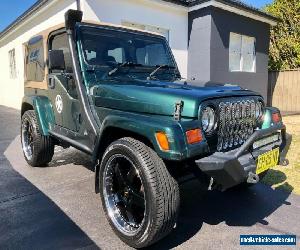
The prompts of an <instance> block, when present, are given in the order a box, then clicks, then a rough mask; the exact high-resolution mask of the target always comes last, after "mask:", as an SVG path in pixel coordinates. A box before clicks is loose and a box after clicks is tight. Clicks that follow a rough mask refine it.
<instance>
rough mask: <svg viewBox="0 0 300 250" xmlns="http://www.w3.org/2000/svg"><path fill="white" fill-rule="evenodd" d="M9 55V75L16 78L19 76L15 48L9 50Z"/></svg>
mask: <svg viewBox="0 0 300 250" xmlns="http://www.w3.org/2000/svg"><path fill="white" fill-rule="evenodd" d="M8 57H9V77H10V78H11V79H15V78H17V69H16V51H15V49H12V50H10V51H8Z"/></svg>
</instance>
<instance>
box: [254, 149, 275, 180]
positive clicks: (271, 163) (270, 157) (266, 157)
mask: <svg viewBox="0 0 300 250" xmlns="http://www.w3.org/2000/svg"><path fill="white" fill-rule="evenodd" d="M278 159H279V148H276V149H273V150H272V151H269V152H267V153H264V154H262V155H260V156H258V160H257V168H256V174H260V173H262V172H265V171H266V170H268V169H269V168H272V167H275V166H276V165H277V163H278Z"/></svg>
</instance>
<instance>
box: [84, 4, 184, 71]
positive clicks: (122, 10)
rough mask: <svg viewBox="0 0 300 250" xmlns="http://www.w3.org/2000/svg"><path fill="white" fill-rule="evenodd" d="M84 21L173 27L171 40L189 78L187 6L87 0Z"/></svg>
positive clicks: (178, 61) (170, 32) (180, 66)
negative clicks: (127, 22) (125, 22)
mask: <svg viewBox="0 0 300 250" xmlns="http://www.w3.org/2000/svg"><path fill="white" fill-rule="evenodd" d="M82 10H83V13H84V17H83V18H84V20H96V21H102V22H108V23H114V24H119V25H121V24H122V21H129V22H132V23H139V24H146V25H151V26H156V27H160V28H164V29H167V30H169V43H170V46H171V48H172V51H173V53H174V56H175V59H176V62H177V64H178V67H179V70H180V73H181V75H182V76H183V77H187V60H188V52H187V39H186V38H187V35H188V12H187V9H186V8H183V7H181V6H178V5H174V4H169V3H166V2H164V3H163V2H162V1H153V0H144V1H141V0H114V1H107V0H85V1H83V5H82Z"/></svg>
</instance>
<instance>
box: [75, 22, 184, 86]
mask: <svg viewBox="0 0 300 250" xmlns="http://www.w3.org/2000/svg"><path fill="white" fill-rule="evenodd" d="M80 30H81V32H80V37H81V43H82V52H83V57H84V61H85V63H86V65H87V66H88V67H89V69H90V70H89V71H91V72H93V73H94V74H96V75H97V79H98V80H101V79H110V78H116V77H127V78H128V77H131V78H138V79H141V80H144V79H149V75H150V74H151V73H153V71H154V70H156V69H158V70H157V72H155V79H157V80H168V81H170V80H175V79H176V78H177V79H178V78H179V77H180V74H179V72H178V69H177V66H176V63H175V62H174V59H173V56H172V54H171V51H170V49H169V47H168V45H167V43H166V40H165V39H163V38H161V37H159V36H151V35H147V34H142V33H139V32H130V31H125V30H110V29H105V28H95V27H81V29H80ZM91 69H92V70H91ZM152 75H153V74H152ZM152 75H151V77H152Z"/></svg>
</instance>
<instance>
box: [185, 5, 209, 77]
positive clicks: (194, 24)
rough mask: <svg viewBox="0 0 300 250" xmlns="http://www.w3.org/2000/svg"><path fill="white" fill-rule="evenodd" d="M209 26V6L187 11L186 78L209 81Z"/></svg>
mask: <svg viewBox="0 0 300 250" xmlns="http://www.w3.org/2000/svg"><path fill="white" fill-rule="evenodd" d="M211 28H212V17H211V15H210V9H209V8H204V9H201V10H198V11H192V12H190V13H189V24H188V29H189V34H188V44H189V45H188V78H195V79H197V80H200V81H203V82H208V81H210V78H211V71H210V65H211V60H210V59H211V58H210V50H211Z"/></svg>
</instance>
